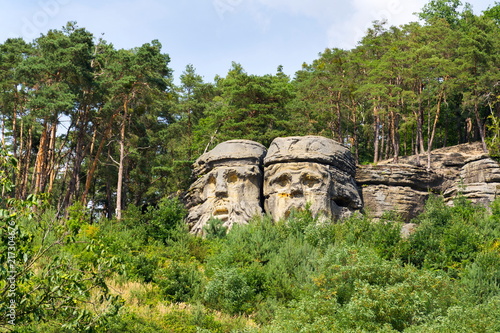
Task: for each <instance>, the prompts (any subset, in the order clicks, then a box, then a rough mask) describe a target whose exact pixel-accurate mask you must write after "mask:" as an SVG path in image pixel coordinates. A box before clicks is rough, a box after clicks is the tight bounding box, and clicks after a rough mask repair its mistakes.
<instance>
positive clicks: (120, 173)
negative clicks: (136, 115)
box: [116, 102, 128, 220]
mask: <svg viewBox="0 0 500 333" xmlns="http://www.w3.org/2000/svg"><path fill="white" fill-rule="evenodd" d="M123 110H124V111H123V121H122V124H121V129H120V161H119V165H118V183H117V185H116V219H117V220H121V218H122V197H123V174H124V164H125V127H126V125H127V116H128V112H127V111H128V110H127V102H125V104H124V106H123Z"/></svg>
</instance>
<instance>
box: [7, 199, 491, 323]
mask: <svg viewBox="0 0 500 333" xmlns="http://www.w3.org/2000/svg"><path fill="white" fill-rule="evenodd" d="M32 199H33V198H32ZM35 199H36V198H35ZM34 203H36V206H31V207H35V209H32V208H30V209H29V213H27V211H28V209H26V208H23V207H20V206H17V209H18V211H19V212H23V211H24V212H25V213H18V214H16V215H12V217H10V218H11V219H12V220H13V221H15V225H16V232H17V234H16V235H17V236H16V237H17V238H16V242H17V259H18V260H17V265H18V266H17V271H18V275H17V276H16V278H17V281H16V286H17V290H16V302H17V309H16V325H9V324H8V322H7V321H6V319H5V317H2V322H1V326H0V327H1V329H2V330H3V331H13V332H78V331H88V332H104V331H106V332H134V333H135V332H391V331H394V332H397V331H400V332H401V331H404V332H457V331H460V332H498V331H500V316H499V315H498V313H500V200H498V199H497V200H496V201H495V202H494V203H493V204H492V205H491V208H489V209H486V208H483V207H480V206H476V205H473V204H471V203H470V202H468V201H466V200H465V199H461V198H459V199H458V200H456V202H455V206H454V207H450V206H448V205H446V204H445V203H444V202H443V201H442V200H441V199H439V198H437V197H435V198H431V199H430V200H429V201H428V203H427V205H426V209H425V212H424V213H423V214H421V215H420V216H419V217H418V218H416V219H415V220H414V221H413V222H415V223H417V224H418V227H417V228H416V231H415V232H414V233H413V234H411V235H410V236H409V237H407V238H402V237H401V236H400V228H401V226H402V225H403V224H402V223H400V222H397V218H396V217H395V216H393V215H391V214H388V215H387V217H386V218H382V219H381V220H378V221H372V220H371V219H370V218H368V217H366V216H363V215H361V214H359V215H354V216H352V217H351V218H349V219H347V220H345V221H342V222H337V223H325V222H321V221H318V220H316V219H315V218H314V217H313V216H312V215H311V213H310V212H308V211H303V212H296V213H294V214H292V215H291V216H290V218H289V219H288V220H286V221H279V222H277V223H273V222H272V221H271V219H270V218H269V217H262V218H256V219H254V220H253V221H251V223H250V224H249V225H244V226H236V227H234V228H233V229H231V230H230V231H229V232H227V233H226V232H222V231H224V229H221V227H220V223H219V221H217V220H214V221H211V225H210V226H209V227H208V228H207V229H206V230H207V232H208V235H207V237H205V238H200V237H195V236H192V235H190V234H189V232H188V230H187V227H186V225H185V223H184V222H183V218H184V216H185V211H184V208H183V206H182V204H181V203H180V202H179V201H177V200H176V199H164V200H162V201H161V203H160V204H159V205H158V206H157V207H154V208H149V209H146V210H142V209H139V208H137V207H133V206H132V207H130V208H129V209H128V211H127V213H126V214H125V216H124V219H123V220H122V221H120V222H117V221H116V220H107V219H103V220H101V221H99V222H98V223H93V224H91V223H89V221H90V220H91V219H90V216H88V215H87V214H86V213H85V211H84V210H83V209H82V207H75V209H73V210H71V212H70V214H69V216H68V217H66V218H63V217H61V218H55V217H54V216H57V214H56V212H53V211H51V210H49V209H45V208H44V207H43V198H38V199H37V200H35V201H33V202H31V204H34ZM6 234H7V233H2V235H6ZM7 244H8V239H3V240H2V244H1V245H0V246H2V251H1V253H2V256H5V254H4V253H6V251H7V248H6V247H7ZM2 259H5V258H2ZM2 262H5V260H2ZM8 271H9V269H8V267H7V266H6V265H3V267H2V271H1V274H2V279H1V281H0V284H1V285H0V288H1V289H0V290H1V292H2V298H1V301H2V303H1V309H2V312H3V313H7V311H8V305H9V303H8V300H9V298H8V297H7V291H8V290H9V285H8V283H7V277H8Z"/></svg>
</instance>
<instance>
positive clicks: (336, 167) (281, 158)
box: [264, 136, 362, 220]
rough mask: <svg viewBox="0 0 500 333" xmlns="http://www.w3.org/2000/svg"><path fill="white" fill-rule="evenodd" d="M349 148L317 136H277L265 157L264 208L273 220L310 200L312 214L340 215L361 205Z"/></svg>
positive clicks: (282, 216) (334, 216) (346, 213)
mask: <svg viewBox="0 0 500 333" xmlns="http://www.w3.org/2000/svg"><path fill="white" fill-rule="evenodd" d="M355 171H356V169H355V163H354V159H353V157H352V155H351V153H350V151H349V150H348V149H347V148H346V147H344V146H342V145H340V144H339V143H337V142H335V141H333V140H331V139H327V138H324V137H319V136H304V137H286V138H276V139H274V140H273V142H272V143H271V146H270V147H269V151H268V153H267V155H266V157H265V159H264V174H265V177H264V198H265V202H264V209H265V211H266V212H267V213H269V214H271V216H272V217H273V219H274V220H279V219H282V218H286V217H288V215H289V214H290V212H291V211H292V210H293V209H297V210H300V209H304V208H305V207H306V205H308V204H310V209H311V211H312V213H313V214H315V215H323V216H325V217H329V218H331V217H333V218H339V217H343V216H346V215H348V214H349V213H350V212H352V211H354V210H359V209H360V208H361V207H362V201H361V197H360V195H359V193H358V189H357V186H356V183H355V181H354V174H355Z"/></svg>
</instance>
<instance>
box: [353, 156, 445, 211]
mask: <svg viewBox="0 0 500 333" xmlns="http://www.w3.org/2000/svg"><path fill="white" fill-rule="evenodd" d="M356 181H357V182H358V185H359V186H360V189H361V193H362V196H363V202H364V210H365V211H366V212H367V213H369V214H370V215H371V216H373V217H375V218H380V217H382V215H383V214H384V213H385V212H389V211H393V212H395V213H397V214H399V215H400V216H402V217H403V218H404V219H405V220H410V219H411V218H413V217H415V216H417V215H418V214H419V213H421V212H422V210H423V207H424V204H425V201H426V200H427V198H428V196H429V193H430V192H433V191H437V190H438V189H439V187H440V186H441V184H442V182H443V178H442V177H441V176H439V175H437V174H436V173H434V172H429V171H427V170H426V169H425V168H423V167H419V166H414V165H404V164H380V165H369V166H359V167H358V169H357V173H356Z"/></svg>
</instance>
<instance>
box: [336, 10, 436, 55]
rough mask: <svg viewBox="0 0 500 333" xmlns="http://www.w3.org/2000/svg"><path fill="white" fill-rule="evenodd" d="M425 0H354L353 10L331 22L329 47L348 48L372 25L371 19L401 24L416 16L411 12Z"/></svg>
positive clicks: (414, 18) (396, 24) (412, 19)
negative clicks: (344, 17)
mask: <svg viewBox="0 0 500 333" xmlns="http://www.w3.org/2000/svg"><path fill="white" fill-rule="evenodd" d="M425 3H426V0H417V1H412V2H411V3H410V2H408V1H404V0H354V1H353V5H354V10H353V12H352V14H351V15H350V16H346V19H345V20H343V21H342V22H331V25H330V27H329V29H328V43H329V46H330V47H340V48H345V49H349V48H352V47H354V46H355V45H356V44H357V42H359V41H360V40H361V38H362V37H363V36H364V35H365V33H366V30H367V29H368V28H370V27H371V26H372V25H373V21H387V22H388V24H389V25H395V26H398V25H401V24H405V23H408V22H411V21H416V20H417V18H416V17H415V16H414V15H413V13H415V12H418V11H419V10H420V9H421V8H422V7H423V6H424V4H425Z"/></svg>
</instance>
